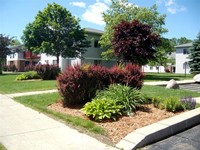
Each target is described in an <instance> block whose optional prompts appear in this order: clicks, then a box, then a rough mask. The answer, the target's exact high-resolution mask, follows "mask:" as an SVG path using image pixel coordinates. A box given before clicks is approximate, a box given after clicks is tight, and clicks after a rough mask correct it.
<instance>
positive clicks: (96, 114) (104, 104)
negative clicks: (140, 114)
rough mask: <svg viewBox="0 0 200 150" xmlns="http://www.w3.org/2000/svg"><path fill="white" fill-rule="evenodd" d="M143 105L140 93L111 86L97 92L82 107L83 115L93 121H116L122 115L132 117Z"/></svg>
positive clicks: (131, 89) (127, 88)
mask: <svg viewBox="0 0 200 150" xmlns="http://www.w3.org/2000/svg"><path fill="white" fill-rule="evenodd" d="M143 103H144V97H143V96H142V95H141V93H140V92H139V91H138V90H136V89H133V88H131V87H129V86H126V85H120V84H113V85H110V86H109V87H108V88H107V89H105V90H103V91H101V92H99V93H98V94H97V96H96V97H95V98H94V99H93V100H92V102H88V103H86V104H85V105H84V107H83V111H84V112H85V114H86V115H87V116H88V117H90V118H91V119H94V120H95V121H102V120H105V119H113V120H116V119H117V117H120V116H122V115H132V114H133V112H134V111H136V109H137V108H138V107H139V106H141V105H142V104H143Z"/></svg>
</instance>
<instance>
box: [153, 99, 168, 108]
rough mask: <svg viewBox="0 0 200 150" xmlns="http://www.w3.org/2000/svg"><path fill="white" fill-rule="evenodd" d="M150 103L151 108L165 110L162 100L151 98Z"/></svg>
mask: <svg viewBox="0 0 200 150" xmlns="http://www.w3.org/2000/svg"><path fill="white" fill-rule="evenodd" d="M152 103H153V106H154V107H156V108H159V109H165V106H164V100H163V99H161V98H160V97H154V98H152Z"/></svg>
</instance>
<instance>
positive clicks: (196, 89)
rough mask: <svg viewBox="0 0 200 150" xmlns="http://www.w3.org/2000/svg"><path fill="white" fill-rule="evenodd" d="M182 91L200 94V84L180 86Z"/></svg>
mask: <svg viewBox="0 0 200 150" xmlns="http://www.w3.org/2000/svg"><path fill="white" fill-rule="evenodd" d="M179 87H180V89H183V90H189V91H194V92H200V84H197V83H192V84H182V85H179Z"/></svg>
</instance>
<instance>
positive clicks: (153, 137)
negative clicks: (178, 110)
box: [116, 108, 200, 150]
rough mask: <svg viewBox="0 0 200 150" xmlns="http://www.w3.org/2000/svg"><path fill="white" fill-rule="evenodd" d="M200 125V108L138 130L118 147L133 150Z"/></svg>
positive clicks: (124, 139)
mask: <svg viewBox="0 0 200 150" xmlns="http://www.w3.org/2000/svg"><path fill="white" fill-rule="evenodd" d="M199 123H200V108H197V109H194V110H191V111H188V112H184V113H182V114H180V115H177V116H174V117H172V118H168V119H164V120H162V121H159V122H157V123H154V124H151V125H148V126H145V127H143V128H140V129H137V130H135V131H133V132H132V133H130V134H128V135H127V136H126V137H125V138H123V139H122V140H121V141H120V142H119V143H118V144H117V145H116V146H117V147H118V148H121V149H123V150H132V149H136V148H140V147H143V146H146V145H147V144H151V143H153V142H157V141H159V140H162V139H165V138H167V137H169V136H172V135H174V134H177V133H179V132H181V131H184V130H186V129H188V128H191V127H193V126H195V125H197V124H199Z"/></svg>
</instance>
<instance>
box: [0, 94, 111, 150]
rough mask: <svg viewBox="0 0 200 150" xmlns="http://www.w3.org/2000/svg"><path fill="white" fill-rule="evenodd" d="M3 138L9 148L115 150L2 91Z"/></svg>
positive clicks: (0, 120) (0, 124) (0, 121)
mask: <svg viewBox="0 0 200 150" xmlns="http://www.w3.org/2000/svg"><path fill="white" fill-rule="evenodd" d="M0 142H1V143H2V144H3V145H5V147H6V148H7V149H8V150H79V149H80V150H92V149H95V150H115V148H113V147H111V146H108V145H106V144H104V143H101V142H99V141H98V140H96V139H94V138H92V137H90V136H88V135H86V134H83V133H80V132H78V131H77V130H74V129H72V128H70V127H68V126H66V125H65V124H63V123H61V122H59V121H56V120H54V119H52V118H49V117H47V116H45V115H44V114H42V113H39V112H37V111H35V110H32V109H30V108H27V107H25V106H23V105H22V104H19V103H17V102H15V101H14V100H12V99H11V98H10V97H8V96H5V95H1V94H0Z"/></svg>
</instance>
